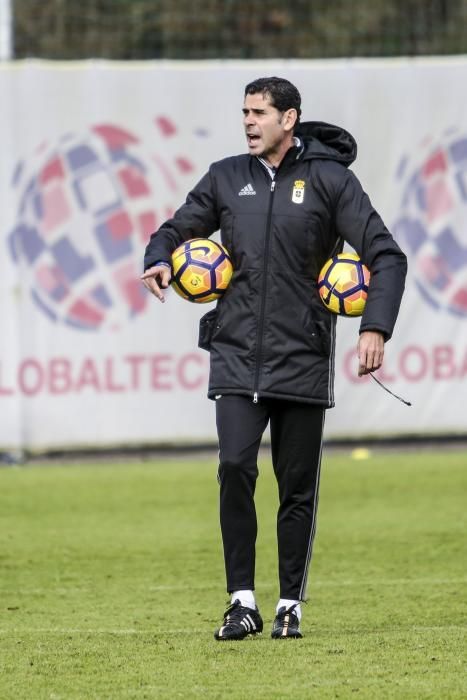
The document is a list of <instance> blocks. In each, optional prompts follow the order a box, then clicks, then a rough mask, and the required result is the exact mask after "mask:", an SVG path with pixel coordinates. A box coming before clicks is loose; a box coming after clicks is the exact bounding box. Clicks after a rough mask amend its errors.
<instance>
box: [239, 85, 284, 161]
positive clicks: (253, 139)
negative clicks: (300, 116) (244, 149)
mask: <svg viewBox="0 0 467 700" xmlns="http://www.w3.org/2000/svg"><path fill="white" fill-rule="evenodd" d="M289 111H294V110H289ZM286 114H287V112H286V113H285V114H282V112H279V110H278V109H276V107H273V106H272V104H271V102H270V99H269V97H268V96H267V95H266V96H264V95H263V94H262V93H257V94H256V95H246V97H245V102H244V105H243V124H244V127H245V134H246V141H247V145H248V150H249V152H250V155H252V156H261V157H263V158H265V159H266V160H269V159H270V158H271V157H272V164H273V165H274V164H275V163H274V162H273V161H274V160H275V156H277V155H278V154H283V150H284V145H285V144H286V143H287V144H288V142H289V140H290V136H291V133H292V131H291V128H290V127H289V120H288V119H287V118H286V116H285V115H286Z"/></svg>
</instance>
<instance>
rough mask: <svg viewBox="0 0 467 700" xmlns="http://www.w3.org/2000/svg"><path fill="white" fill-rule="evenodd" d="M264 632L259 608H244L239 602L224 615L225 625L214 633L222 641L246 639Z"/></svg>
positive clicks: (231, 606)
mask: <svg viewBox="0 0 467 700" xmlns="http://www.w3.org/2000/svg"><path fill="white" fill-rule="evenodd" d="M262 631H263V621H262V619H261V615H260V614H259V610H258V608H255V609H253V608H244V607H243V605H241V603H240V601H239V600H236V601H234V602H233V603H232V605H230V606H229V607H228V608H227V610H226V611H225V613H224V624H223V625H222V627H220V628H219V629H218V630H216V631H215V632H214V637H215V638H216V639H217V640H218V641H220V642H223V641H227V642H228V641H229V640H233V639H244V638H245V637H247V636H248V635H249V634H258V633H260V632H262Z"/></svg>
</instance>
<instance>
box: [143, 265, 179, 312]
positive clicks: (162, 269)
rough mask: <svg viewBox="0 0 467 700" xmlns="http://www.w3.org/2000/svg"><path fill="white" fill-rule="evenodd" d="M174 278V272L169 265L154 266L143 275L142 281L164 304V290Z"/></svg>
mask: <svg viewBox="0 0 467 700" xmlns="http://www.w3.org/2000/svg"><path fill="white" fill-rule="evenodd" d="M171 278H172V270H171V269H170V267H169V266H168V265H154V266H153V267H150V268H149V269H148V270H146V272H145V273H144V274H143V275H141V281H142V283H143V284H144V286H145V287H146V289H149V291H150V292H151V293H152V294H154V296H155V297H157V298H158V299H159V301H161V302H162V303H164V302H165V298H164V295H163V293H162V289H167V287H168V286H169V284H170V280H171Z"/></svg>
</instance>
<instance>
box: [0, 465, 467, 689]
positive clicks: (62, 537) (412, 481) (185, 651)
mask: <svg viewBox="0 0 467 700" xmlns="http://www.w3.org/2000/svg"><path fill="white" fill-rule="evenodd" d="M215 477H216V463H215V460H214V459H210V458H208V459H206V460H202V459H197V460H196V461H194V460H188V459H187V460H183V461H175V460H171V459H168V460H154V461H151V462H149V461H148V462H134V463H131V464H122V463H114V464H103V463H98V464H85V465H78V464H70V465H64V466H60V465H41V466H30V467H21V468H4V469H2V470H0V570H1V579H0V585H1V589H0V698H1V700H9V699H10V698H11V699H13V698H14V699H15V700H21V699H22V698H25V699H26V698H27V699H28V700H35V699H36V698H40V699H42V698H50V699H54V700H59V699H62V698H63V699H65V698H66V699H69V698H74V699H75V698H76V699H80V700H81V699H84V700H88V699H94V698H99V699H100V698H102V699H115V698H116V699H119V698H138V699H142V698H177V697H180V698H232V699H233V700H243V699H245V700H246V699H247V698H248V699H250V698H254V699H255V700H256V699H263V698H264V699H266V698H267V699H268V700H271V699H276V698H277V699H283V698H294V700H301V699H302V698H319V699H320V700H321V698H324V699H326V698H371V699H372V700H373V699H378V700H379V698H404V699H405V698H433V699H434V698H436V699H441V700H445V699H447V698H465V697H467V684H466V680H465V678H466V668H465V642H466V626H465V623H466V618H465V613H466V608H465V601H466V595H465V594H466V582H467V574H466V569H465V565H466V561H467V556H466V554H467V552H466V538H465V532H466V520H467V517H466V502H465V494H466V485H467V454H465V453H461V452H445V453H430V452H418V453H416V452H411V453H405V454H402V453H401V454H399V453H381V454H380V453H375V454H373V455H372V456H371V458H370V459H369V460H366V461H352V460H351V459H350V458H349V455H344V454H329V455H327V456H326V457H325V459H324V464H323V472H322V484H321V498H320V511H319V517H318V533H317V538H316V543H315V553H314V558H313V562H312V570H311V573H310V582H309V604H308V605H307V606H304V618H303V622H302V629H303V632H304V635H305V637H304V639H303V640H300V641H295V640H290V641H273V640H271V639H270V637H269V629H270V624H271V620H272V615H273V610H274V606H275V603H276V597H277V593H278V591H277V573H276V569H277V561H276V542H275V509H276V499H277V496H276V486H275V482H274V479H273V477H272V474H271V467H270V465H269V463H268V461H267V460H266V461H263V462H262V464H261V477H260V480H259V482H258V492H257V504H258V513H259V522H260V531H259V539H258V548H257V549H258V556H257V559H258V570H257V598H258V602H259V604H260V607H261V611H262V614H263V617H264V618H265V623H266V630H265V633H264V634H263V635H262V637H259V638H252V639H247V640H245V641H243V642H236V643H235V642H232V643H218V642H215V641H214V639H213V636H212V635H213V630H214V628H215V627H216V626H217V625H218V623H219V622H220V619H221V615H222V612H223V610H224V605H225V602H226V600H227V596H226V594H225V592H224V570H223V560H222V554H221V543H220V534H219V527H218V515H217V482H216V478H215Z"/></svg>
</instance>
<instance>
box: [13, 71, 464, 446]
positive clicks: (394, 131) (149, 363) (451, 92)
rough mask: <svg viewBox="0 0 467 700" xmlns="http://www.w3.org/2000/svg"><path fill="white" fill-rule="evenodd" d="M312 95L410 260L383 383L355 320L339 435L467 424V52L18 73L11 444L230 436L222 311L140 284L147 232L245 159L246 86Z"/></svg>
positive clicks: (347, 341) (341, 372)
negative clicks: (276, 86) (361, 370)
mask: <svg viewBox="0 0 467 700" xmlns="http://www.w3.org/2000/svg"><path fill="white" fill-rule="evenodd" d="M263 75H281V76H284V77H287V78H289V79H290V80H292V82H294V83H295V84H296V85H297V87H298V88H299V90H300V92H301V94H302V99H303V119H304V120H318V121H327V122H332V123H335V124H339V125H340V126H342V127H344V128H345V129H347V130H348V131H350V132H351V133H352V134H353V135H354V136H355V138H356V140H357V143H358V146H359V155H358V158H357V161H356V163H355V164H354V166H352V167H353V170H354V171H355V172H356V174H357V175H358V177H359V178H360V180H361V182H362V184H363V186H364V188H365V189H366V191H367V192H368V193H369V195H370V198H371V200H372V202H373V204H374V205H375V207H376V208H377V209H378V211H379V212H380V213H381V215H382V216H383V218H384V220H385V222H386V224H387V226H388V228H389V229H390V230H391V231H392V232H393V234H394V236H395V237H396V239H397V240H398V241H399V243H400V245H401V247H402V248H403V249H404V251H405V252H406V253H407V256H408V260H409V275H408V280H407V289H406V294H405V297H404V300H403V305H402V309H401V313H400V316H399V320H398V323H397V326H396V330H395V334H394V338H393V339H392V340H391V341H390V342H389V343H388V344H387V347H386V358H385V363H384V367H383V369H382V370H381V371H380V372H379V373H378V374H377V376H378V377H379V379H380V380H381V381H382V382H384V384H386V386H387V387H388V388H389V389H390V390H391V391H393V392H394V393H396V394H398V395H401V396H403V397H404V398H406V399H408V400H409V401H411V402H412V404H413V405H412V406H411V407H408V406H405V405H403V404H402V403H400V402H399V401H397V399H395V398H393V397H391V396H390V395H389V394H387V393H386V392H384V391H383V390H382V389H381V388H380V387H379V386H377V384H376V383H375V382H373V381H372V379H371V378H362V379H358V378H357V376H356V369H357V362H356V343H357V339H358V320H357V319H352V320H350V319H339V323H338V346H337V356H336V403H337V406H336V408H334V409H333V410H331V411H329V412H328V415H327V423H326V437H327V438H328V439H330V438H340V437H353V438H356V437H367V436H376V437H385V436H394V435H434V434H435V435H436V434H453V433H457V434H467V418H466V412H465V410H464V403H465V401H466V399H467V394H466V384H467V92H466V90H465V88H463V87H462V86H465V85H467V58H463V57H459V58H446V59H423V60H422V59H419V60H413V59H410V60H409V59H407V60H400V59H398V60H384V61H383V60H349V61H325V62H319V61H314V62H310V61H262V62H252V61H250V62H236V61H232V62H230V61H227V62H189V63H188V62H187V63H185V62H174V63H171V62H147V63H134V62H132V63H114V62H94V61H89V62H83V63H62V64H60V63H58V64H57V63H48V62H41V61H26V62H19V63H5V64H3V65H2V66H0V104H1V109H0V144H1V150H0V153H1V158H0V211H1V217H0V261H1V262H0V270H1V275H0V310H1V314H0V323H1V338H2V343H1V351H0V405H1V410H2V413H1V415H2V420H1V422H0V451H1V450H11V449H28V450H32V451H34V450H37V451H41V450H47V449H53V448H55V449H59V448H60V449H61V448H65V449H66V448H76V447H81V448H86V447H110V446H112V447H115V446H143V445H161V444H173V443H178V444H189V443H201V442H214V441H215V425H214V409H213V404H212V402H211V401H209V400H208V399H207V398H206V389H207V377H208V361H209V357H208V354H207V353H205V352H204V351H202V350H199V349H198V347H197V334H198V320H199V318H200V316H201V315H202V314H203V313H205V312H206V311H207V310H208V309H209V308H210V307H208V306H207V305H195V304H190V303H189V302H186V301H183V300H182V299H181V298H179V297H178V296H176V295H175V294H174V293H173V292H172V291H171V290H169V291H168V293H167V300H166V303H165V304H164V305H162V304H159V303H158V302H157V301H156V300H155V299H153V298H152V297H150V296H149V294H148V293H147V292H146V291H145V290H144V288H143V287H142V285H141V284H140V282H139V274H140V272H141V268H142V256H143V252H144V248H145V245H146V242H147V240H148V236H149V234H150V233H151V232H152V231H153V230H154V229H156V228H157V226H158V225H159V224H160V223H162V222H163V221H164V220H165V219H166V218H168V217H169V216H170V215H171V213H172V212H173V211H174V209H175V208H176V207H178V206H179V205H180V204H181V203H182V202H183V201H184V199H185V196H186V193H187V192H188V190H189V189H190V187H191V186H192V185H193V184H194V183H195V182H197V181H198V180H199V179H200V177H201V176H202V175H203V174H204V172H205V171H206V169H207V167H208V166H209V164H210V163H211V162H212V161H214V160H219V159H220V158H223V157H225V156H228V155H232V154H236V153H241V152H244V151H245V150H246V149H245V143H244V137H243V130H242V121H241V117H242V114H241V107H242V100H243V89H244V86H245V84H246V83H247V82H249V81H250V80H252V79H254V78H256V77H259V76H263Z"/></svg>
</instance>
